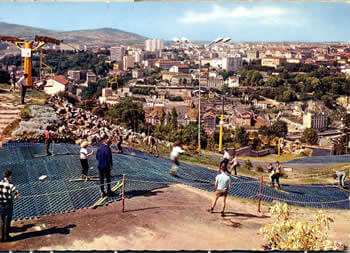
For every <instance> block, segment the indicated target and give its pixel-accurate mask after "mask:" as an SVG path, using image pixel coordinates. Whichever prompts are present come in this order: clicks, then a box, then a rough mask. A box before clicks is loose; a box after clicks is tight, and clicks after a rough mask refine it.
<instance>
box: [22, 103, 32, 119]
mask: <svg viewBox="0 0 350 253" xmlns="http://www.w3.org/2000/svg"><path fill="white" fill-rule="evenodd" d="M20 117H21V119H23V120H29V119H30V118H31V117H32V111H31V110H30V108H29V107H28V106H25V107H24V108H23V109H22V111H21V113H20Z"/></svg>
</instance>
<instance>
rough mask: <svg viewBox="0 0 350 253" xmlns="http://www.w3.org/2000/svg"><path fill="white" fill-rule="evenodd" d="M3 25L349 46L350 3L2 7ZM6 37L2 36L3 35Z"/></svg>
mask: <svg viewBox="0 0 350 253" xmlns="http://www.w3.org/2000/svg"><path fill="white" fill-rule="evenodd" d="M0 10H1V11H0V22H7V23H13V24H20V25H27V26H33V27H38V28H45V29H50V30H57V31H73V30H86V29H96V28H106V27H109V28H116V29H120V30H123V31H127V32H132V33H136V34H139V35H142V36H145V37H148V38H154V39H163V40H172V39H174V38H182V37H184V38H187V39H189V40H192V41H197V40H205V41H211V40H214V39H216V38H218V37H230V38H231V40H232V41H234V42H242V41H305V42H322V41H343V42H350V29H349V27H350V2H349V1H348V2H317V1H313V2H294V1H293V2H292V1H285V2H277V1H272V2H267V1H259V2H242V1H239V2H228V1H224V2H193V1H189V2H109V3H108V2H86V3H81V2H80V3H72V2H59V3H58V2H36V1H34V2H0ZM0 34H1V31H0Z"/></svg>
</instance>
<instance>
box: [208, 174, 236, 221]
mask: <svg viewBox="0 0 350 253" xmlns="http://www.w3.org/2000/svg"><path fill="white" fill-rule="evenodd" d="M220 172H221V174H219V175H217V176H216V178H215V192H216V196H215V199H214V202H213V204H212V206H211V208H210V209H209V210H208V211H210V212H211V213H213V212H214V208H215V206H216V202H217V201H218V199H219V198H220V197H224V203H223V206H222V211H221V216H224V215H225V207H226V198H227V192H228V190H229V189H230V188H231V178H230V176H229V172H228V171H227V170H225V169H224V168H223V167H221V168H220Z"/></svg>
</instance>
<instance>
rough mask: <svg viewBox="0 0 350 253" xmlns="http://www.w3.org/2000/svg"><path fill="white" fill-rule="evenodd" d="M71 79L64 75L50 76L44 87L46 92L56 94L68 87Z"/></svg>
mask: <svg viewBox="0 0 350 253" xmlns="http://www.w3.org/2000/svg"><path fill="white" fill-rule="evenodd" d="M68 84H69V81H67V80H66V79H65V77H64V76H55V75H53V76H50V77H49V78H48V79H47V80H46V85H45V87H44V92H45V93H46V94H48V95H56V94H58V93H60V92H62V91H65V90H66V89H67V85H68Z"/></svg>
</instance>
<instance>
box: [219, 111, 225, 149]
mask: <svg viewBox="0 0 350 253" xmlns="http://www.w3.org/2000/svg"><path fill="white" fill-rule="evenodd" d="M223 133H224V115H221V117H220V138H219V152H221V151H222V137H223Z"/></svg>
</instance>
